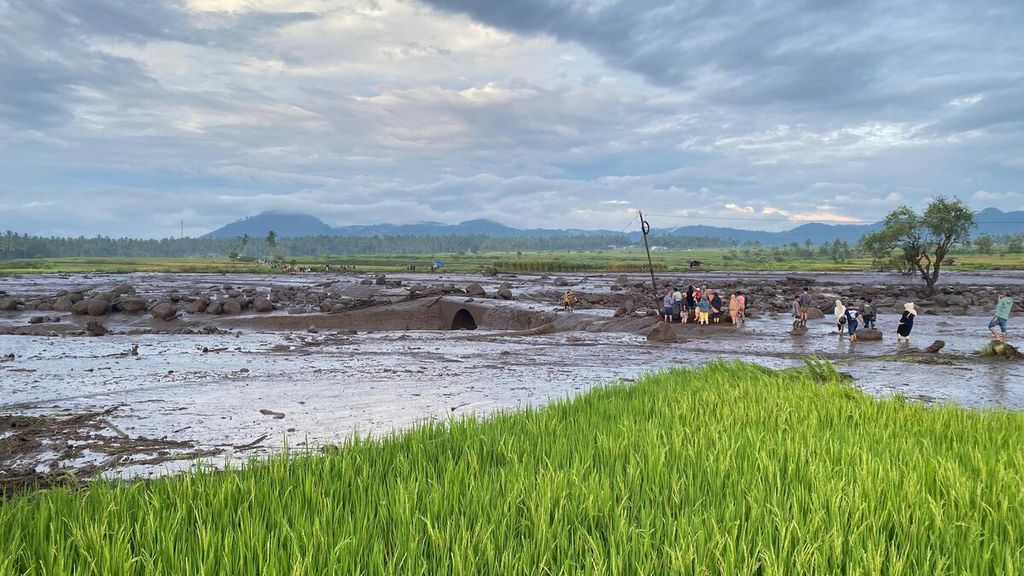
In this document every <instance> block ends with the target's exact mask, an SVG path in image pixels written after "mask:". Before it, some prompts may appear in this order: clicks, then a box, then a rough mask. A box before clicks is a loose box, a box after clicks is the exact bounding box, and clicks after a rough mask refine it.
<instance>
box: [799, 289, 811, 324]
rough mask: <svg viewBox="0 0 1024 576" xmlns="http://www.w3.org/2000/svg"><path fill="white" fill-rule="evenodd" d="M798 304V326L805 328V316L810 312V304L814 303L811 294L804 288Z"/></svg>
mask: <svg viewBox="0 0 1024 576" xmlns="http://www.w3.org/2000/svg"><path fill="white" fill-rule="evenodd" d="M797 301H798V302H799V303H800V325H801V326H807V314H808V313H809V312H810V311H811V304H813V303H814V298H812V297H811V293H810V292H809V291H808V290H807V288H804V292H803V294H801V295H800V298H799V299H798V300H797Z"/></svg>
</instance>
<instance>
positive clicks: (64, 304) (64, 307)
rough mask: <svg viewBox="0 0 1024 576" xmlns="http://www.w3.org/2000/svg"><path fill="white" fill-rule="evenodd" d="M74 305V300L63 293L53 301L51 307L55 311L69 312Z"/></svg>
mask: <svg viewBox="0 0 1024 576" xmlns="http://www.w3.org/2000/svg"><path fill="white" fill-rule="evenodd" d="M74 305H75V301H74V300H72V299H71V296H69V295H67V294H65V295H63V296H60V297H58V298H57V301H56V302H54V303H53V309H54V310H56V311H57V312H70V311H71V307H72V306H74Z"/></svg>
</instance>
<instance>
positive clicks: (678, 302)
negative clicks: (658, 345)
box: [672, 288, 685, 322]
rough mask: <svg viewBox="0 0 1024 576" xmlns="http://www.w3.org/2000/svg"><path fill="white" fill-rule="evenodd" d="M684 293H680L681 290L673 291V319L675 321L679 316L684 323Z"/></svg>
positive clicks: (675, 289) (674, 289)
mask: <svg viewBox="0 0 1024 576" xmlns="http://www.w3.org/2000/svg"><path fill="white" fill-rule="evenodd" d="M683 310H684V308H683V293H682V292H680V291H679V288H673V289H672V317H673V319H675V317H676V316H679V321H680V322H682V319H683V314H685V312H684V311H683Z"/></svg>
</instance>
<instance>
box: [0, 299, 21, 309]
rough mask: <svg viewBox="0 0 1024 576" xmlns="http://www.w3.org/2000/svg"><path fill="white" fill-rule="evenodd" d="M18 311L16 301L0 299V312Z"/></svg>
mask: <svg viewBox="0 0 1024 576" xmlns="http://www.w3.org/2000/svg"><path fill="white" fill-rule="evenodd" d="M17 309H18V301H17V300H15V299H14V298H2V299H0V310H4V311H7V312H14V311H15V310H17Z"/></svg>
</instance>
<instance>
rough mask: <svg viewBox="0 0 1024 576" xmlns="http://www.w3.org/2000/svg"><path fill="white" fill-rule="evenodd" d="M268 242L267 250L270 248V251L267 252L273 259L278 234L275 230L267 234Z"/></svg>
mask: <svg viewBox="0 0 1024 576" xmlns="http://www.w3.org/2000/svg"><path fill="white" fill-rule="evenodd" d="M266 242H267V248H268V250H267V252H268V255H269V256H270V257H271V258H273V255H274V248H275V247H277V232H274V231H273V230H271V231H270V232H267V238H266Z"/></svg>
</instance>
